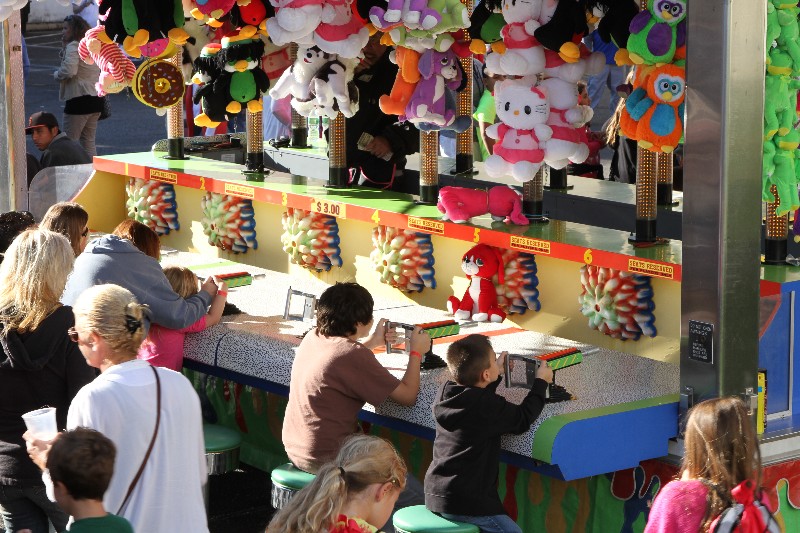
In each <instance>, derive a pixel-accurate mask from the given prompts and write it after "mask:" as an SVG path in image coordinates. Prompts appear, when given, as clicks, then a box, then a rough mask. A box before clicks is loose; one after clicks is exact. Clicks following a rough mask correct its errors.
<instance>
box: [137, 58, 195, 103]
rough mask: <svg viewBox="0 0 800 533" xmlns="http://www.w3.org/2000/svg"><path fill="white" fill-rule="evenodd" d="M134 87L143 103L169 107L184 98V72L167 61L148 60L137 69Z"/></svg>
mask: <svg viewBox="0 0 800 533" xmlns="http://www.w3.org/2000/svg"><path fill="white" fill-rule="evenodd" d="M132 88H133V95H134V96H135V97H136V99H137V100H139V101H140V102H142V103H143V104H145V105H148V106H150V107H155V108H156V109H161V108H164V107H169V106H171V105H175V104H176V103H178V102H180V101H181V98H183V73H182V72H181V69H179V68H178V67H176V66H175V65H173V64H172V63H169V62H167V61H163V60H148V61H145V62H144V63H142V66H140V67H139V68H138V69H137V70H136V75H135V76H134V78H133V84H132Z"/></svg>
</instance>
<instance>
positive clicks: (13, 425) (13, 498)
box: [0, 229, 96, 533]
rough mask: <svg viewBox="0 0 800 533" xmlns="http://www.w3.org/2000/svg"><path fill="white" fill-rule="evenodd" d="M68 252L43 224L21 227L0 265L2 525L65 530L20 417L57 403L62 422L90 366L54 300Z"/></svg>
mask: <svg viewBox="0 0 800 533" xmlns="http://www.w3.org/2000/svg"><path fill="white" fill-rule="evenodd" d="M73 261H74V254H73V251H72V247H71V246H70V243H69V241H68V240H67V239H66V237H64V236H63V235H60V234H58V233H54V232H52V231H47V230H44V229H37V230H27V231H25V232H23V233H21V234H20V235H19V236H18V237H17V238H16V239H15V240H14V242H13V243H12V244H11V246H10V247H9V248H8V250H7V251H6V255H5V259H4V260H3V263H2V265H0V328H2V332H1V333H0V345H1V346H2V350H0V406H2V408H0V516H2V518H3V522H4V525H5V529H6V531H19V530H23V529H29V530H30V531H31V532H32V533H47V531H48V522H51V523H52V524H53V527H55V529H56V531H59V532H60V531H64V530H65V528H66V525H67V519H68V518H69V517H68V516H67V515H66V514H64V512H63V511H61V510H60V509H59V507H58V505H56V504H55V503H54V502H51V501H50V500H48V498H47V496H46V495H45V487H44V484H43V483H42V477H41V472H40V471H39V469H38V468H36V466H35V465H34V464H33V463H31V460H30V459H29V458H28V456H27V453H26V452H25V442H24V441H23V439H22V434H23V433H24V432H25V423H24V422H23V421H22V418H21V415H22V414H23V413H26V412H28V411H32V410H35V409H39V408H40V407H43V406H51V407H55V408H56V417H57V419H58V426H59V427H62V428H63V427H64V426H65V425H66V420H67V409H68V407H69V405H70V402H71V401H72V398H73V397H74V396H75V394H77V392H78V391H79V390H80V389H81V387H83V386H84V385H86V384H87V383H89V382H91V381H92V380H93V379H94V377H95V375H96V372H95V370H94V369H93V368H91V367H89V366H88V365H87V364H86V361H85V360H84V358H83V357H82V355H81V352H80V350H79V349H78V347H77V345H75V344H74V343H72V342H70V340H69V338H68V336H67V330H68V329H69V328H71V327H72V326H73V325H74V324H75V319H74V316H73V314H72V308H70V307H69V306H64V305H61V303H60V302H59V298H60V297H61V293H62V292H63V290H64V285H65V284H66V281H67V276H69V273H70V271H71V270H72V262H73Z"/></svg>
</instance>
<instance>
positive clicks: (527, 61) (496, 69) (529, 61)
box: [486, 0, 545, 76]
mask: <svg viewBox="0 0 800 533" xmlns="http://www.w3.org/2000/svg"><path fill="white" fill-rule="evenodd" d="M502 9H503V18H504V19H505V21H506V25H505V26H503V29H502V30H500V35H501V37H502V39H503V45H504V47H505V52H504V53H502V54H498V53H496V52H491V53H489V54H488V55H487V56H486V70H488V71H489V72H491V73H492V74H500V75H505V76H529V75H532V74H539V73H540V72H542V71H543V70H544V67H545V59H544V48H543V47H542V46H541V45H540V44H539V42H538V41H537V40H536V39H535V38H534V37H533V33H534V31H536V29H537V28H538V27H539V25H540V24H539V21H538V18H539V16H540V14H541V9H542V0H503V5H502Z"/></svg>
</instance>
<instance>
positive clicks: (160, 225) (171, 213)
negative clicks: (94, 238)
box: [125, 178, 181, 235]
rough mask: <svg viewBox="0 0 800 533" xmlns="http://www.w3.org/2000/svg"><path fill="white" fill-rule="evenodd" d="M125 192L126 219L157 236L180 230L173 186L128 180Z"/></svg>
mask: <svg viewBox="0 0 800 533" xmlns="http://www.w3.org/2000/svg"><path fill="white" fill-rule="evenodd" d="M125 192H126V193H127V197H128V198H127V200H126V202H125V206H126V207H127V209H128V218H132V219H133V220H135V221H137V222H141V223H142V224H144V225H146V226H147V227H149V228H150V229H152V230H154V231H155V232H156V233H158V234H159V235H169V232H170V231H172V230H179V229H181V225H180V222H178V204H177V202H176V201H175V186H174V185H172V184H171V183H163V182H160V181H155V180H143V179H140V178H130V179H129V180H128V184H127V186H126V187H125Z"/></svg>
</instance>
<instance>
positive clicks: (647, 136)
mask: <svg viewBox="0 0 800 533" xmlns="http://www.w3.org/2000/svg"><path fill="white" fill-rule="evenodd" d="M685 90H686V79H685V73H684V69H683V67H679V66H676V65H662V66H660V67H655V68H653V69H652V70H650V71H649V74H648V75H647V77H646V78H645V79H644V82H643V85H642V86H641V87H639V88H637V89H635V90H634V91H633V92H632V93H631V95H630V96H629V97H628V100H627V101H626V102H625V110H624V111H623V115H624V114H626V113H627V114H628V115H629V117H630V119H632V121H627V120H626V121H625V122H626V124H633V123H635V124H636V132H635V133H634V132H632V131H630V129H631V126H626V127H624V128H622V133H623V135H626V136H629V134H630V138H631V139H635V140H637V141H638V142H639V146H641V147H642V148H644V149H646V150H649V151H651V152H664V153H671V152H672V151H673V150H674V149H675V147H676V146H678V143H679V142H680V140H681V137H682V136H683V108H684V96H685ZM622 124H623V120H622V119H621V120H620V125H621V126H622Z"/></svg>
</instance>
